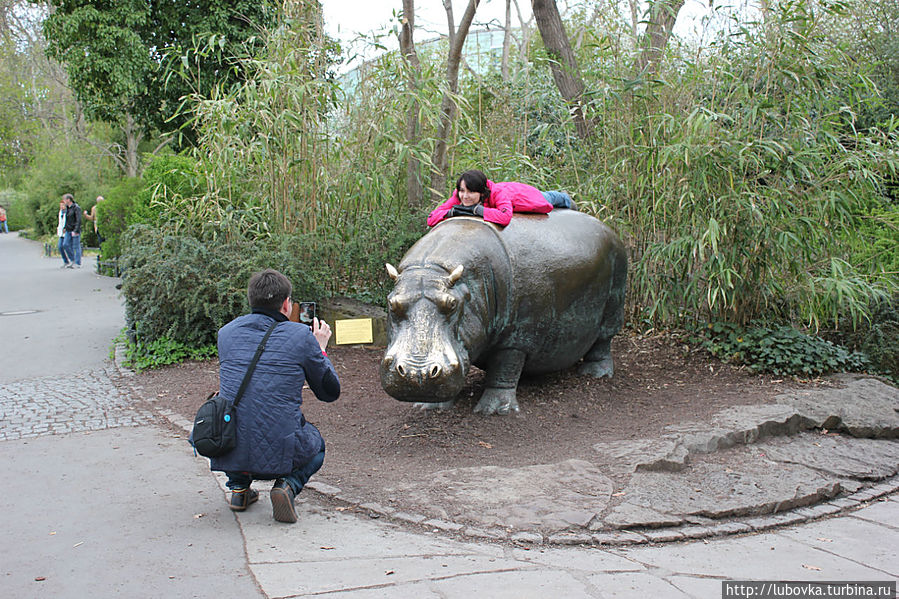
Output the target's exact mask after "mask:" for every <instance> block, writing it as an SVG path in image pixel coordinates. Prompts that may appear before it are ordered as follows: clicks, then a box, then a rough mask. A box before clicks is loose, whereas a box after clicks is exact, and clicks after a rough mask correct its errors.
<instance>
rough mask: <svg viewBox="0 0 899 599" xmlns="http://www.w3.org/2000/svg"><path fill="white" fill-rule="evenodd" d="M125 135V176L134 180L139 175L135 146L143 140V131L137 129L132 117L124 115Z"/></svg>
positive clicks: (123, 127) (138, 161)
mask: <svg viewBox="0 0 899 599" xmlns="http://www.w3.org/2000/svg"><path fill="white" fill-rule="evenodd" d="M122 131H123V132H124V133H125V174H126V175H127V176H128V177H130V178H134V177H137V176H138V175H139V174H140V160H139V156H138V154H137V146H138V145H139V144H140V142H141V140H142V139H143V138H144V133H143V131H141V130H140V128H138V127H137V125H136V123H135V122H134V117H132V116H131V115H130V114H126V115H125V124H124V125H123V126H122Z"/></svg>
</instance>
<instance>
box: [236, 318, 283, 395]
mask: <svg viewBox="0 0 899 599" xmlns="http://www.w3.org/2000/svg"><path fill="white" fill-rule="evenodd" d="M276 326H278V321H277V320H276V321H275V322H273V323H272V326H270V327H269V328H268V330H267V331H266V332H265V337H263V338H262V341H260V342H259V347H257V348H256V355H255V356H253V361H252V362H250V367H249V368H247V373H246V374H245V375H243V380H242V381H241V382H240V389H238V390H237V396H236V397H235V398H234V407H235V408H236V407H237V404H238V403H239V402H240V398H241V397H243V392H244V391H246V390H247V385H249V384H250V377H252V376H253V371H254V370H256V363H257V362H259V356H261V355H262V350H264V349H265V342H266V341H268V338H269V335H271V334H272V331H274V330H275V327H276Z"/></svg>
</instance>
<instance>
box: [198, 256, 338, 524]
mask: <svg viewBox="0 0 899 599" xmlns="http://www.w3.org/2000/svg"><path fill="white" fill-rule="evenodd" d="M290 294H291V284H290V281H289V280H288V279H287V277H286V276H284V275H283V274H281V273H280V272H278V271H276V270H272V269H268V270H264V271H262V272H259V273H256V274H254V275H253V276H252V277H251V278H250V283H249V285H248V288H247V297H248V299H249V303H250V307H251V308H252V313H251V314H246V315H244V316H240V317H238V318H236V319H234V320H232V321H231V322H229V323H228V324H226V325H225V326H223V327H222V328H221V329H220V330H219V332H218V352H219V384H220V389H219V393H220V394H221V395H222V396H223V397H225V398H229V399H233V398H234V397H235V396H236V395H237V391H238V389H239V387H240V384H241V381H242V380H243V377H244V375H245V374H246V372H247V368H248V367H249V365H250V362H251V361H252V359H253V355H254V354H255V353H256V349H257V347H258V346H259V343H260V341H262V338H263V336H264V335H265V334H266V331H267V330H268V329H269V327H270V326H271V325H272V323H273V322H274V323H276V325H275V328H274V329H273V330H272V333H271V335H270V337H269V339H268V342H267V343H266V345H265V348H264V350H263V352H262V354H261V355H260V357H259V362H258V363H257V365H256V369H255V371H254V372H253V374H252V377H251V378H250V380H249V384H248V386H247V388H246V389H245V391H244V394H243V397H242V398H241V400H240V402H239V403H238V406H237V446H236V447H235V448H234V449H233V450H232V451H230V452H228V453H227V454H225V455H223V456H220V457H216V458H212V460H211V468H212V470H221V471H223V472H225V474H227V475H228V488H229V489H231V504H230V507H231V509H232V510H234V511H243V510H245V509H247V507H249V506H250V504H252V503H254V502H255V501H256V500H258V499H259V493H258V492H257V491H255V490H253V489H252V488H251V486H250V485H251V483H252V482H253V481H254V480H274V481H275V484H274V486H273V487H272V490H271V494H270V497H271V502H272V516H273V517H274V518H275V520H277V521H279V522H296V521H297V514H296V510H295V509H294V503H293V501H294V497H295V496H296V495H297V494H298V493H299V492H300V491H301V490H302V489H303V486H304V485H305V484H306V482H307V481H308V480H309V478H310V477H311V476H312V475H313V474H315V473H316V472H318V470H319V468H321V467H322V462H323V461H324V459H325V442H324V439H323V438H322V436H321V433H319V431H318V429H317V428H315V427H314V426H313V425H312V424H310V423H308V422H306V418H305V417H304V416H303V411H302V409H301V406H302V403H303V398H302V395H301V393H302V389H303V383H304V381H305V382H306V383H308V384H309V388H310V389H311V390H312V392H313V393H314V394H315V396H316V397H317V398H318V399H320V400H321V401H326V402H331V401H334V400H335V399H337V397H338V396H339V395H340V381H339V380H338V378H337V373H336V372H335V370H334V366H332V365H331V361H330V360H329V359H328V356H327V354H326V353H325V349H326V348H327V346H328V341H329V340H330V338H331V328H330V327H329V326H328V324H327V323H326V322H324V321H320V320H318V319H317V318H316V319H315V320H314V321H313V326H312V327H311V328H310V327H309V326H307V325H305V324H300V323H298V322H292V321H289V320H288V318H287V317H288V315H289V314H290V308H291V299H290Z"/></svg>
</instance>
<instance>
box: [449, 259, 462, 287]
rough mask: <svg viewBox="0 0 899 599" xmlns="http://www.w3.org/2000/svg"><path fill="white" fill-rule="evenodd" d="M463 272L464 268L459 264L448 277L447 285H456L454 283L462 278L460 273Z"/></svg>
mask: <svg viewBox="0 0 899 599" xmlns="http://www.w3.org/2000/svg"><path fill="white" fill-rule="evenodd" d="M463 270H465V268H464V267H463V266H462V265H461V264H460V265H459V266H457V267H456V268H454V269H453V272H451V273H450V276H449V284H450V287H452V286H453V285H455V284H456V281H458V280H459V279H461V278H462V271H463Z"/></svg>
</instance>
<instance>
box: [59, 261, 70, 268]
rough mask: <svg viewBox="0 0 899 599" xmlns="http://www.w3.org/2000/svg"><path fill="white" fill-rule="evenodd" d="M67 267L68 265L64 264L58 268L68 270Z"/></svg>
mask: <svg viewBox="0 0 899 599" xmlns="http://www.w3.org/2000/svg"><path fill="white" fill-rule="evenodd" d="M68 267H69V263H68V262H64V263H63V265H62V266H60V267H59V268H60V269H63V268H68Z"/></svg>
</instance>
